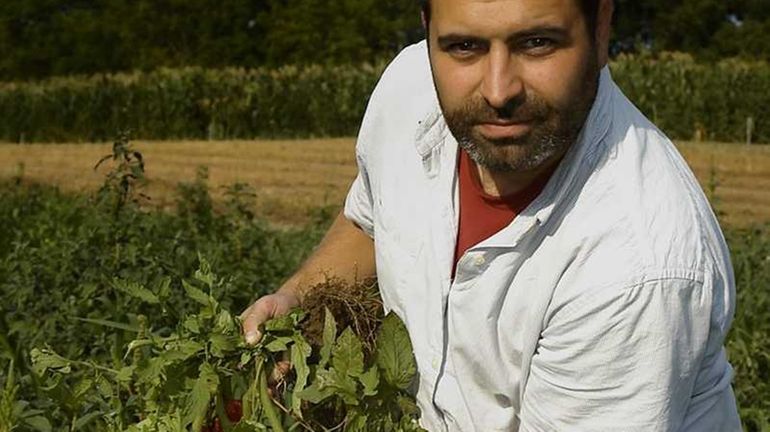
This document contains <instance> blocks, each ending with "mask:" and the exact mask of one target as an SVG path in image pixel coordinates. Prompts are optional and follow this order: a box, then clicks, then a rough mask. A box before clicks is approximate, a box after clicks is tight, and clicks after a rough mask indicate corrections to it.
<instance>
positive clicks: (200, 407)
mask: <svg viewBox="0 0 770 432" xmlns="http://www.w3.org/2000/svg"><path fill="white" fill-rule="evenodd" d="M218 388H219V376H218V375H217V372H216V370H214V367H213V366H211V365H210V364H209V363H208V362H205V363H203V364H201V366H200V369H199V375H198V379H197V380H196V381H195V384H194V385H193V388H192V391H191V392H190V394H189V395H188V398H187V404H186V406H185V416H184V424H185V425H189V424H191V423H192V425H193V430H200V428H201V427H202V426H203V422H204V420H205V419H206V413H207V412H208V409H209V403H210V402H211V397H212V396H213V395H215V394H216V393H217V390H218Z"/></svg>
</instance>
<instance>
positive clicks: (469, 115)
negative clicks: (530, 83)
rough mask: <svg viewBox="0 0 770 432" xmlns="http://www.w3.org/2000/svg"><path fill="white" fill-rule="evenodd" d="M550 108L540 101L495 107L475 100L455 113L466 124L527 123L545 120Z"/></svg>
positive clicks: (515, 102)
mask: <svg viewBox="0 0 770 432" xmlns="http://www.w3.org/2000/svg"><path fill="white" fill-rule="evenodd" d="M549 113H550V108H549V107H548V105H547V104H545V103H543V102H542V101H539V100H528V101H516V100H511V101H509V102H508V103H506V104H505V106H503V107H499V108H497V107H493V106H491V105H490V104H489V103H488V102H487V101H486V100H485V99H473V100H471V101H469V102H468V103H467V104H466V105H465V106H463V107H462V108H460V109H459V110H457V111H456V112H455V116H456V117H459V118H462V119H463V123H465V124H481V123H500V122H505V123H527V122H531V121H538V120H544V119H546V118H547V117H548V114H549Z"/></svg>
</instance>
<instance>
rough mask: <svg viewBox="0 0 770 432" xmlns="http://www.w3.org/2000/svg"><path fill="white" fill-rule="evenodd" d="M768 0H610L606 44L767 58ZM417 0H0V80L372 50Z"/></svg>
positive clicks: (349, 56) (329, 57)
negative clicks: (612, 13) (612, 12)
mask: <svg viewBox="0 0 770 432" xmlns="http://www.w3.org/2000/svg"><path fill="white" fill-rule="evenodd" d="M767 2H768V0H727V1H725V0H616V9H617V13H616V23H615V30H614V43H613V52H614V53H619V52H624V51H638V50H652V51H661V50H665V51H684V52H689V53H692V54H693V55H695V56H696V57H697V58H699V59H703V60H714V59H717V58H724V57H742V58H752V59H766V60H767V59H770V38H768V37H767V34H768V33H770V7H768V4H767ZM417 3H418V2H417V0H387V1H381V0H23V1H21V0H11V1H3V2H0V53H2V55H0V80H6V81H7V80H26V79H39V78H44V77H48V76H52V75H70V74H93V73H102V72H118V71H127V70H145V71H146V70H153V69H156V68H158V67H180V66H202V67H207V68H219V67H225V66H241V67H247V68H251V67H258V66H269V67H274V66H279V65H285V64H310V63H314V64H346V63H361V62H377V61H379V60H382V59H384V58H388V57H390V56H392V55H393V54H395V53H396V52H398V50H400V49H401V48H403V47H404V46H405V45H407V44H409V43H411V42H414V41H417V40H419V39H421V38H422V37H423V32H422V29H421V25H420V19H419V8H418V6H417Z"/></svg>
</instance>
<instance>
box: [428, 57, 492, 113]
mask: <svg viewBox="0 0 770 432" xmlns="http://www.w3.org/2000/svg"><path fill="white" fill-rule="evenodd" d="M444 57H445V56H442V55H438V56H435V57H434V56H431V64H432V67H433V79H434V80H435V82H436V90H437V92H438V96H439V99H440V100H441V106H442V107H443V108H444V109H445V110H447V111H453V110H455V109H458V108H460V107H462V106H464V105H466V104H467V102H468V100H470V99H472V98H473V94H474V93H475V92H476V90H477V88H478V86H479V82H480V81H481V75H480V70H479V66H478V65H463V64H458V63H457V62H455V61H453V60H450V59H447V58H444Z"/></svg>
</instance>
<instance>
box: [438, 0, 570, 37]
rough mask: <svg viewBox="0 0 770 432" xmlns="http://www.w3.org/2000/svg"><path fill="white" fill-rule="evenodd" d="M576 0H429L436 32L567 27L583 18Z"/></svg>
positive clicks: (487, 31) (480, 31)
mask: <svg viewBox="0 0 770 432" xmlns="http://www.w3.org/2000/svg"><path fill="white" fill-rule="evenodd" d="M577 3H578V2H577V0H431V21H433V22H432V24H435V25H436V26H437V28H438V30H439V32H440V33H443V32H473V33H477V34H484V33H492V32H495V31H497V30H503V29H507V30H518V29H525V28H528V27H534V26H558V27H571V26H572V25H573V24H575V22H576V21H578V20H581V19H583V16H582V14H581V12H580V8H579V6H578V4H577Z"/></svg>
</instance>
